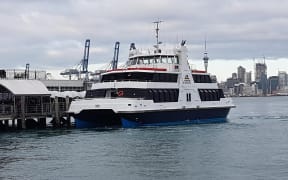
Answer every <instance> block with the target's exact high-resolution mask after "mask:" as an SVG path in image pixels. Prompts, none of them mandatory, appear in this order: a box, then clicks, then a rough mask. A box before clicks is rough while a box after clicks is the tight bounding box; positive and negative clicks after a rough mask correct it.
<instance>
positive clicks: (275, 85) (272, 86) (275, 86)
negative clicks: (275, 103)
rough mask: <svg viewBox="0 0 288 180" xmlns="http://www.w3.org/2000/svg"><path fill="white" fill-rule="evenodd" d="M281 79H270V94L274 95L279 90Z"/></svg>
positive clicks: (273, 77)
mask: <svg viewBox="0 0 288 180" xmlns="http://www.w3.org/2000/svg"><path fill="white" fill-rule="evenodd" d="M278 83H279V77H278V76H271V77H269V79H268V93H270V94H274V93H275V92H277V90H278Z"/></svg>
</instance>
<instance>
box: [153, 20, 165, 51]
mask: <svg viewBox="0 0 288 180" xmlns="http://www.w3.org/2000/svg"><path fill="white" fill-rule="evenodd" d="M161 22H163V21H160V20H158V21H155V22H153V23H154V24H156V29H155V30H156V45H155V47H156V49H157V50H158V49H159V44H161V43H162V42H160V41H159V30H160V29H159V24H160V23H161Z"/></svg>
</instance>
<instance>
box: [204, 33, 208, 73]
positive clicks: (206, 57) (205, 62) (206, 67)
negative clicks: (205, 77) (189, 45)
mask: <svg viewBox="0 0 288 180" xmlns="http://www.w3.org/2000/svg"><path fill="white" fill-rule="evenodd" d="M208 60H209V57H208V53H207V49H206V38H205V51H204V57H203V61H204V67H205V72H207V69H208Z"/></svg>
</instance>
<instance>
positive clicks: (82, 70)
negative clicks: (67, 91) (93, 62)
mask: <svg viewBox="0 0 288 180" xmlns="http://www.w3.org/2000/svg"><path fill="white" fill-rule="evenodd" d="M89 50H90V39H86V41H85V47H84V56H83V59H82V60H81V61H80V63H79V64H78V65H77V67H76V68H72V69H65V71H63V72H61V73H60V75H64V76H65V75H68V76H69V79H70V80H71V77H72V75H77V76H78V79H80V75H81V74H85V79H86V80H87V79H88V73H89V72H88V60H89Z"/></svg>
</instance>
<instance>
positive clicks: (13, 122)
mask: <svg viewBox="0 0 288 180" xmlns="http://www.w3.org/2000/svg"><path fill="white" fill-rule="evenodd" d="M15 128H16V124H15V119H12V129H15Z"/></svg>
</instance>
